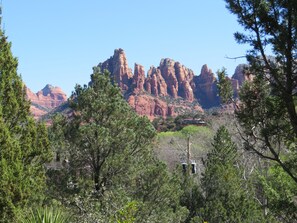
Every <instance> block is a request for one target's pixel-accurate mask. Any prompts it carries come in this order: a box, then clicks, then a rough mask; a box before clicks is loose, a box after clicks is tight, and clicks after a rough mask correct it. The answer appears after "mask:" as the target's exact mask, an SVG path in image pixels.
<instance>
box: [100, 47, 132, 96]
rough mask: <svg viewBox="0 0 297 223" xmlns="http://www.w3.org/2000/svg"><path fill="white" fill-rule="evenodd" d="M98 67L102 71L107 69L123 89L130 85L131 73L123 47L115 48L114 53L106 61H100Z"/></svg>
mask: <svg viewBox="0 0 297 223" xmlns="http://www.w3.org/2000/svg"><path fill="white" fill-rule="evenodd" d="M98 67H99V68H100V69H101V70H102V71H103V70H105V69H107V70H109V72H110V73H111V76H112V77H113V78H114V79H115V81H116V82H117V83H118V85H119V87H120V88H121V89H122V90H123V91H127V90H128V89H129V87H130V86H131V82H132V78H133V74H132V70H131V69H130V68H129V66H128V61H127V58H126V54H125V52H124V50H123V49H116V50H115V51H114V55H113V56H112V57H110V59H108V60H107V61H105V62H103V63H100V64H99V65H98Z"/></svg>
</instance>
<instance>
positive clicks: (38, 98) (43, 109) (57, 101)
mask: <svg viewBox="0 0 297 223" xmlns="http://www.w3.org/2000/svg"><path fill="white" fill-rule="evenodd" d="M25 89H26V94H27V99H28V100H30V101H31V112H32V114H33V115H34V117H35V118H39V117H41V116H42V115H44V114H46V113H47V112H49V111H51V110H52V109H54V108H56V107H58V106H59V105H61V104H62V103H64V102H66V101H67V95H66V94H65V93H64V92H63V91H62V89H61V88H59V87H53V86H51V85H49V84H48V85H46V86H45V87H44V88H43V89H42V90H40V91H38V92H37V93H36V94H35V93H33V92H32V91H31V90H30V89H29V88H27V87H26V88H25Z"/></svg>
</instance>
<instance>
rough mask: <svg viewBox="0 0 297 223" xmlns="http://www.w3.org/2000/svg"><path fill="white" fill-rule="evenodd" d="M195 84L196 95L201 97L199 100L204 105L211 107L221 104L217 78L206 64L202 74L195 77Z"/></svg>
mask: <svg viewBox="0 0 297 223" xmlns="http://www.w3.org/2000/svg"><path fill="white" fill-rule="evenodd" d="M195 85H196V89H195V96H196V98H199V102H200V103H201V104H202V105H203V106H204V107H206V108H210V107H212V106H218V105H219V97H218V96H217V94H218V92H217V87H216V78H215V76H214V73H213V72H212V70H211V69H209V68H208V66H207V65H206V64H205V65H203V66H202V68H201V73H200V75H199V76H198V77H195Z"/></svg>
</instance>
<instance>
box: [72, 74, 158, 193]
mask: <svg viewBox="0 0 297 223" xmlns="http://www.w3.org/2000/svg"><path fill="white" fill-rule="evenodd" d="M70 106H71V108H72V109H73V117H72V119H71V121H70V122H69V125H68V134H67V140H68V141H69V143H70V145H71V146H70V147H71V151H70V159H71V160H70V162H72V164H75V165H76V167H80V168H90V170H91V175H92V178H93V181H94V187H95V189H96V191H97V192H99V193H104V191H105V189H106V188H108V187H109V186H111V185H112V184H113V177H114V176H117V175H119V174H123V173H125V170H126V165H127V164H129V162H130V161H131V160H132V159H133V157H134V156H139V155H142V154H144V152H145V151H146V150H147V148H146V146H147V145H149V144H150V142H151V140H152V139H153V137H154V136H155V130H154V127H153V126H152V125H151V124H150V122H149V120H148V119H147V118H146V117H139V116H138V115H137V114H136V113H135V112H134V111H132V109H131V108H130V106H129V105H128V104H127V102H126V101H125V100H124V98H123V96H122V94H121V92H120V90H119V88H118V87H116V86H114V85H112V84H111V82H110V77H109V73H108V72H105V73H100V72H99V71H96V70H95V72H94V74H92V75H91V82H90V84H89V85H88V86H86V85H85V86H84V87H82V86H79V85H78V86H76V88H75V92H74V93H73V95H72V96H71V100H70Z"/></svg>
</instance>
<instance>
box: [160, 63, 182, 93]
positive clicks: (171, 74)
mask: <svg viewBox="0 0 297 223" xmlns="http://www.w3.org/2000/svg"><path fill="white" fill-rule="evenodd" d="M174 64H175V62H174V61H173V60H171V59H168V58H166V59H162V60H161V62H160V66H159V69H160V71H161V74H162V76H163V78H164V80H165V82H166V84H167V90H168V94H169V95H170V96H171V97H173V98H177V96H178V81H177V78H176V75H175V69H174Z"/></svg>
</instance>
